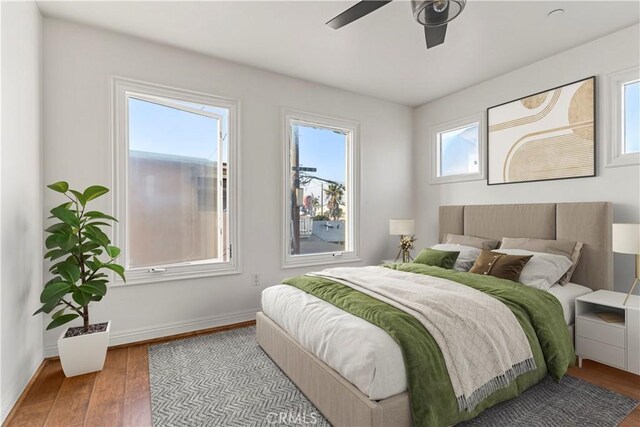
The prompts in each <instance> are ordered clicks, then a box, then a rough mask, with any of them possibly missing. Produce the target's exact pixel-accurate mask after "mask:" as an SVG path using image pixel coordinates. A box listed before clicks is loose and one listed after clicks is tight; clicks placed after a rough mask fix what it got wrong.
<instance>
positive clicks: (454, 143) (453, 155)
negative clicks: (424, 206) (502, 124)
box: [430, 115, 483, 183]
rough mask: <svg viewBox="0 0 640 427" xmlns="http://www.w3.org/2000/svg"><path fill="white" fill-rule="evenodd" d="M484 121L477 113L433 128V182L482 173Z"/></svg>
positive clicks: (465, 178) (454, 179) (469, 176)
mask: <svg viewBox="0 0 640 427" xmlns="http://www.w3.org/2000/svg"><path fill="white" fill-rule="evenodd" d="M482 124H483V119H482V117H481V116H480V115H476V116H473V117H467V118H464V119H461V120H456V121H453V122H448V123H445V124H442V125H439V126H436V127H434V128H433V129H432V130H431V141H430V142H431V147H432V159H433V161H432V167H433V172H432V174H431V178H432V179H431V181H432V182H433V183H437V182H454V181H466V180H472V179H481V178H482V177H483V172H482V164H483V161H482V153H483V150H482V146H483V142H482V141H483V138H482Z"/></svg>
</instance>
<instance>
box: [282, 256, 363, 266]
mask: <svg viewBox="0 0 640 427" xmlns="http://www.w3.org/2000/svg"><path fill="white" fill-rule="evenodd" d="M361 261H362V259H361V258H360V257H359V256H357V255H355V254H352V255H342V256H339V257H338V256H330V257H322V258H317V257H314V258H311V257H309V258H305V259H295V260H287V261H285V262H284V263H283V264H282V266H281V267H282V268H283V269H290V268H298V267H313V266H316V265H332V264H346V263H354V262H361Z"/></svg>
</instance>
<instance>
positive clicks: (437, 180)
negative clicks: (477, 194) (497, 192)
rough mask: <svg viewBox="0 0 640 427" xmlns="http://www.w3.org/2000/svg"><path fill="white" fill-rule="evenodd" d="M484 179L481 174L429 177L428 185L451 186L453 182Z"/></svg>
mask: <svg viewBox="0 0 640 427" xmlns="http://www.w3.org/2000/svg"><path fill="white" fill-rule="evenodd" d="M484 180H486V178H485V177H484V176H483V175H482V174H477V173H474V174H468V175H450V176H443V177H431V180H430V182H429V184H431V185H437V184H452V183H455V182H467V181H484Z"/></svg>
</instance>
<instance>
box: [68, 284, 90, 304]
mask: <svg viewBox="0 0 640 427" xmlns="http://www.w3.org/2000/svg"><path fill="white" fill-rule="evenodd" d="M92 296H93V295H92V294H91V293H87V292H84V291H83V290H82V289H80V288H78V289H77V290H76V291H75V292H74V293H73V294H72V297H73V300H74V301H75V302H77V303H78V305H80V306H82V307H84V306H85V305H87V304H89V303H90V302H91V297H92Z"/></svg>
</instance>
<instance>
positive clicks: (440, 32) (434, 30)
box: [424, 24, 447, 49]
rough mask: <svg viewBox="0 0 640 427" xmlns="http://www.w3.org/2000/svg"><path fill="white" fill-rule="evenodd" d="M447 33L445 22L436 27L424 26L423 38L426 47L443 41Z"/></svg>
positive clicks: (429, 47) (428, 47)
mask: <svg viewBox="0 0 640 427" xmlns="http://www.w3.org/2000/svg"><path fill="white" fill-rule="evenodd" d="M446 34H447V24H443V25H438V26H437V27H424V38H425V39H426V40H427V49H431V48H432V47H434V46H438V45H439V44H442V43H444V36H445V35H446Z"/></svg>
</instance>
